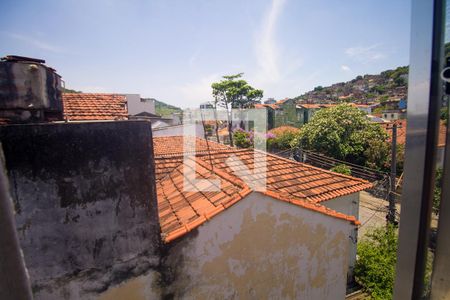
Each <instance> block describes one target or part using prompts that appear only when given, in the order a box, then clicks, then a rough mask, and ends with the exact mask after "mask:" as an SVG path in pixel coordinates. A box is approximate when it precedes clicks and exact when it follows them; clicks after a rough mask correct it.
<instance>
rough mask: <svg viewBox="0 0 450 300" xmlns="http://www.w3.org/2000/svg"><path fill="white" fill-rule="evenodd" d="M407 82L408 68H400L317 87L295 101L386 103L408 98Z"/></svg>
mask: <svg viewBox="0 0 450 300" xmlns="http://www.w3.org/2000/svg"><path fill="white" fill-rule="evenodd" d="M407 81H408V67H407V66H405V67H398V68H396V69H395V70H386V71H383V72H381V73H380V74H376V75H364V76H357V77H356V78H354V79H352V80H350V81H347V82H339V83H335V84H333V85H331V86H328V87H322V86H317V87H315V88H314V90H312V91H309V92H306V93H304V94H303V95H300V96H298V97H296V98H295V99H296V100H298V101H299V102H304V103H319V102H321V103H324V102H361V103H367V102H384V101H386V100H390V99H399V98H404V97H406V95H407Z"/></svg>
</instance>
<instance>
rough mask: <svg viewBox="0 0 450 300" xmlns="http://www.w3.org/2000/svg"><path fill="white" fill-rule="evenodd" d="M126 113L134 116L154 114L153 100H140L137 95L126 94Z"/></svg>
mask: <svg viewBox="0 0 450 300" xmlns="http://www.w3.org/2000/svg"><path fill="white" fill-rule="evenodd" d="M125 97H126V99H127V106H128V113H129V114H130V115H132V116H136V115H138V114H142V113H150V114H155V112H156V110H155V101H156V100H155V99H153V98H141V96H140V95H139V94H126V95H125Z"/></svg>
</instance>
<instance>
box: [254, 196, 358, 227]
mask: <svg viewBox="0 0 450 300" xmlns="http://www.w3.org/2000/svg"><path fill="white" fill-rule="evenodd" d="M259 193H262V194H264V195H266V196H269V197H272V198H275V199H278V200H281V201H285V202H288V203H292V204H294V205H297V206H301V207H304V208H306V209H309V210H312V211H315V212H319V213H322V214H325V215H327V216H330V217H335V218H338V219H342V220H346V221H350V222H351V223H352V224H355V225H360V224H361V222H360V221H358V220H357V219H356V218H355V217H354V216H349V215H346V214H344V213H340V212H337V211H335V210H333V209H331V208H328V207H326V206H325V205H322V204H319V203H314V202H311V201H305V200H299V199H289V198H287V197H283V196H282V195H281V194H280V193H277V192H274V191H270V190H266V191H265V192H259Z"/></svg>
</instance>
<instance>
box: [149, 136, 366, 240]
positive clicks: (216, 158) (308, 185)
mask: <svg viewBox="0 0 450 300" xmlns="http://www.w3.org/2000/svg"><path fill="white" fill-rule="evenodd" d="M182 139H183V137H181V136H180V137H161V138H159V137H155V138H154V139H153V144H154V148H155V164H156V178H157V194H158V207H159V216H160V224H161V230H162V235H163V239H164V240H165V242H170V241H172V240H174V239H176V238H178V237H180V236H182V235H183V234H185V233H187V232H189V231H190V230H192V229H193V228H195V227H197V226H199V225H201V224H203V223H204V222H206V221H207V220H209V219H210V218H211V217H213V216H214V215H216V214H217V213H219V212H221V211H223V210H225V209H227V208H228V207H230V206H231V205H233V204H234V203H236V202H238V201H239V200H241V199H243V198H244V197H245V196H246V195H248V194H249V193H251V192H252V189H251V188H250V187H249V185H248V184H247V183H246V182H253V181H257V180H258V179H260V178H261V177H262V172H264V168H263V165H262V164H261V159H262V158H266V161H267V173H266V179H267V182H266V184H267V185H266V191H265V192H263V193H264V194H265V195H267V196H270V197H272V198H275V199H278V200H281V201H287V202H290V203H292V204H294V205H298V206H302V207H305V208H307V209H311V210H314V211H317V212H319V213H323V214H327V215H329V216H332V217H336V218H340V219H344V220H348V221H350V222H352V223H354V224H358V221H357V220H356V219H355V218H354V217H352V216H347V215H344V214H342V213H338V212H336V211H333V210H330V209H328V208H326V207H325V206H323V205H321V204H320V202H323V201H327V200H331V199H333V198H336V197H340V196H344V195H348V194H352V193H355V192H359V191H362V190H364V189H367V188H369V187H371V184H370V183H369V182H367V181H365V180H362V179H358V178H353V177H350V176H345V175H342V174H337V173H333V172H330V171H327V170H323V169H320V168H316V167H313V166H310V165H307V164H303V163H299V162H295V161H292V160H288V159H284V158H281V157H278V156H274V155H271V154H268V153H264V152H261V151H257V150H253V149H236V148H231V147H228V146H225V145H221V144H217V143H215V142H211V141H209V142H208V144H209V149H210V150H211V151H210V152H209V153H208V151H207V148H206V147H207V145H206V141H205V140H202V139H198V138H196V139H195V145H196V149H197V153H196V154H195V156H194V155H191V156H190V157H188V162H190V164H187V165H183V155H184V152H183V151H182V150H183V149H182V145H183V143H182ZM188 141H189V143H190V144H192V145H193V144H194V142H193V141H194V138H190V139H188ZM165 145H168V146H169V149H170V151H169V152H170V154H168V153H167V151H166V153H162V151H161V150H162V149H164V148H165ZM173 145H177V146H176V147H174V146H173ZM191 150H192V149H191ZM191 150H189V151H188V152H191V153H193V152H192V151H191ZM254 157H255V158H256V164H255V162H254ZM240 162H242V164H241V163H240ZM193 166H195V167H196V169H195V174H196V178H216V179H217V178H219V179H221V182H222V183H221V186H220V187H218V191H216V192H201V191H198V189H197V187H195V186H192V187H193V189H192V191H189V192H186V191H183V181H184V175H183V171H186V172H187V173H188V174H193V172H194V171H193ZM255 166H256V169H255ZM183 168H189V170H184V169H183ZM242 169H248V170H250V171H252V172H253V175H246V176H241V177H242V179H241V177H239V176H237V175H235V171H237V172H239V171H242ZM243 180H245V181H246V182H244V181H243ZM188 184H190V183H189V182H188Z"/></svg>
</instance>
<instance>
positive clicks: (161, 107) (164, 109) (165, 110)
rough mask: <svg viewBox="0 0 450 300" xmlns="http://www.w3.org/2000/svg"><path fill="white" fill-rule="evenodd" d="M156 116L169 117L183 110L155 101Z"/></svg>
mask: <svg viewBox="0 0 450 300" xmlns="http://www.w3.org/2000/svg"><path fill="white" fill-rule="evenodd" d="M155 110H156V114H157V115H160V116H170V115H171V114H172V113H181V112H183V110H182V109H181V108H179V107H176V106H173V105H170V104H166V103H164V102H162V101H158V100H155Z"/></svg>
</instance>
